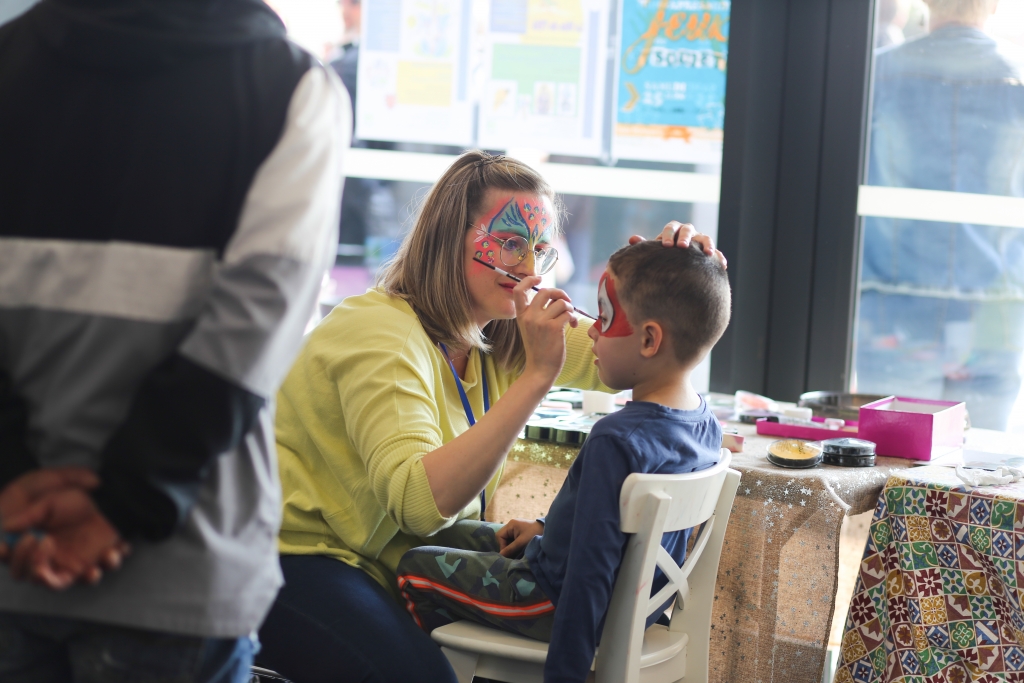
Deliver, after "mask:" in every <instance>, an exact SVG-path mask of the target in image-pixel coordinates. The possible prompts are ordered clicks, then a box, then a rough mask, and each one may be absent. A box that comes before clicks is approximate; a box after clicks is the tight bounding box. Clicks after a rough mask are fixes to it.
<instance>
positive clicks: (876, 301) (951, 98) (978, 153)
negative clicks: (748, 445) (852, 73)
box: [857, 0, 1024, 429]
mask: <svg viewBox="0 0 1024 683" xmlns="http://www.w3.org/2000/svg"><path fill="white" fill-rule="evenodd" d="M928 4H929V7H930V27H931V32H930V33H929V34H928V35H926V36H924V37H921V38H918V39H916V40H911V41H909V42H907V43H904V44H902V45H899V46H895V47H891V48H887V49H883V50H880V51H879V52H878V53H877V55H876V58H875V77H874V81H875V90H874V103H873V110H872V121H871V143H870V156H869V159H868V162H869V166H868V184H870V185H883V186H888V187H907V188H916V189H922V190H942V191H946V192H967V193H975V194H990V195H1003V196H1013V197H1024V55H1022V54H1021V50H1020V48H1019V47H1017V46H1012V45H1008V44H1005V43H1002V42H1000V41H998V40H996V39H995V38H993V37H992V36H991V35H989V34H988V33H986V32H985V30H984V26H985V23H986V22H987V21H988V19H989V18H990V17H991V16H992V14H993V12H995V9H996V0H929V3H928ZM863 244H864V256H863V265H862V271H861V285H860V290H861V300H860V309H859V333H858V349H857V374H858V377H857V388H858V391H862V392H869V393H900V394H902V395H918V396H921V397H923V398H944V399H948V400H957V401H966V402H967V407H968V410H969V411H970V414H971V422H972V424H973V425H974V426H976V427H987V428H991V429H1005V428H1006V426H1007V419H1008V417H1009V414H1010V411H1011V408H1012V407H1013V405H1014V401H1015V400H1016V399H1017V397H1018V395H1019V393H1020V388H1021V376H1020V366H1021V356H1022V353H1024V231H1021V230H1020V229H1018V228H1009V227H998V226H991V225H975V224H970V223H940V222H934V221H916V220H905V219H894V218H866V219H865V221H864V238H863Z"/></svg>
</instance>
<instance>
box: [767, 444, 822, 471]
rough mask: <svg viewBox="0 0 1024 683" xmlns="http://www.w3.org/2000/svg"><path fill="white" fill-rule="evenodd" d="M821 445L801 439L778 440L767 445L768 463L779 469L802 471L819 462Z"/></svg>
mask: <svg viewBox="0 0 1024 683" xmlns="http://www.w3.org/2000/svg"><path fill="white" fill-rule="evenodd" d="M821 457H822V456H821V444H820V443H819V442H817V441H804V440H803V439H780V440H779V441H772V442H771V443H770V444H768V462H770V463H772V464H773V465H778V466H779V467H790V468H796V469H804V468H807V467H815V466H817V465H818V464H819V463H820V462H821Z"/></svg>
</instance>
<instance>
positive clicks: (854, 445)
mask: <svg viewBox="0 0 1024 683" xmlns="http://www.w3.org/2000/svg"><path fill="white" fill-rule="evenodd" d="M821 448H822V453H823V455H822V460H823V462H824V463H825V464H826V465H839V466H840V467H874V465H875V444H874V442H872V441H865V440H864V439H852V438H849V437H847V438H842V439H828V440H826V441H822V442H821Z"/></svg>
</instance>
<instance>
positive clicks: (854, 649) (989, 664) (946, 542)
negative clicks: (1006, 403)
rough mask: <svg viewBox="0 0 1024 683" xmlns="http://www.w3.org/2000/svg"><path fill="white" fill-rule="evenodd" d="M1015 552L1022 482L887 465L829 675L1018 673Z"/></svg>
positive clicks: (1022, 569)
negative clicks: (965, 478)
mask: <svg viewBox="0 0 1024 683" xmlns="http://www.w3.org/2000/svg"><path fill="white" fill-rule="evenodd" d="M1007 450H1009V449H1007ZM1017 451H1022V452H1024V439H1020V440H1019V442H1018V444H1017V447H1016V448H1013V449H1012V450H1009V452H1017ZM1022 560H1024V481H1022V482H1018V483H1015V484H1009V485H1006V486H998V487H979V488H971V487H968V486H965V485H964V484H963V483H962V482H961V481H960V480H959V479H958V478H957V477H956V476H955V473H954V472H953V470H951V469H949V468H941V467H921V468H916V469H913V470H903V471H899V472H896V473H895V474H894V475H893V476H891V477H890V478H889V479H888V481H887V482H886V485H885V488H884V491H883V495H882V496H881V497H880V498H879V500H878V505H877V507H876V508H875V514H874V518H873V519H872V522H871V530H870V533H869V536H868V542H867V546H866V548H865V550H864V557H863V560H862V561H861V564H860V574H859V576H858V578H857V584H856V588H855V589H854V596H853V600H852V601H851V605H850V612H849V614H848V616H847V620H846V627H845V632H844V634H843V645H842V649H841V652H840V657H841V658H840V663H839V668H838V670H837V672H836V677H835V681H836V682H837V683H853V682H854V681H856V682H857V683H869V682H871V683H873V682H875V681H886V682H890V681H892V682H899V683H932V682H933V681H935V682H938V681H949V682H950V683H965V682H966V681H982V682H984V683H995V682H996V681H1024V609H1022V606H1024V563H1022V562H1021V561H1022Z"/></svg>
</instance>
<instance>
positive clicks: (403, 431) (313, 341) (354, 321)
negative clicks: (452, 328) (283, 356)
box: [275, 290, 607, 597]
mask: <svg viewBox="0 0 1024 683" xmlns="http://www.w3.org/2000/svg"><path fill="white" fill-rule="evenodd" d="M587 328H588V325H586V324H584V323H583V322H582V321H581V324H580V325H579V327H577V328H576V329H572V328H569V330H568V332H567V333H566V347H567V348H566V362H565V366H564V368H563V369H562V374H561V375H559V377H558V380H557V381H556V384H557V385H559V386H571V387H577V388H581V389H605V390H607V388H606V387H604V386H603V385H601V384H600V380H599V379H598V377H597V370H596V368H595V366H594V363H593V358H594V356H593V353H592V351H591V348H592V344H591V341H590V339H589V338H588V337H587ZM483 371H484V372H486V373H487V381H488V384H489V390H490V400H491V403H492V404H493V403H494V402H495V401H497V400H498V398H499V397H500V396H501V395H502V394H503V393H504V392H505V391H506V390H507V389H508V387H509V385H510V384H511V383H512V381H513V380H514V379H515V377H514V376H513V375H512V374H511V373H509V372H505V371H502V370H500V369H498V368H496V367H495V365H494V362H493V361H492V359H491V358H489V357H487V358H485V359H484V360H483ZM480 373H481V354H480V353H478V352H476V351H474V352H473V353H472V354H471V355H470V358H469V364H468V367H467V369H466V378H465V380H463V386H464V387H465V390H466V394H467V395H468V397H469V402H470V404H471V405H472V408H473V412H474V414H475V415H477V416H479V415H481V414H483V388H482V386H481V382H480V381H479V380H480ZM468 428H469V422H468V420H467V419H466V414H465V411H464V410H463V408H462V402H461V399H460V398H459V391H458V387H457V386H456V385H455V379H454V377H453V376H452V372H451V370H450V369H449V367H448V364H447V362H446V361H445V359H444V356H443V355H442V354H441V352H440V350H439V349H438V348H437V346H436V345H435V344H433V343H432V342H431V341H430V339H429V337H427V334H426V332H425V331H424V330H423V327H422V326H421V325H420V323H419V320H418V319H417V318H416V315H415V313H413V310H412V308H411V307H410V306H409V304H408V303H406V302H405V301H403V300H401V299H396V298H392V297H389V296H387V295H385V294H383V293H381V292H379V291H376V290H370V291H368V292H367V293H366V294H363V295H361V296H354V297H350V298H348V299H345V301H344V302H342V303H341V304H340V305H339V306H337V307H336V308H335V309H334V310H333V311H332V312H331V314H330V315H328V316H327V317H326V318H325V319H324V320H323V321H322V322H321V323H320V324H319V325H318V326H317V327H316V329H314V330H313V332H312V333H310V335H309V338H308V340H307V341H306V344H305V347H304V348H303V350H302V353H301V354H300V355H299V358H298V360H297V361H296V362H295V365H294V367H292V369H291V372H290V373H289V374H288V378H287V379H286V380H285V382H284V384H283V385H282V387H281V391H280V393H279V394H278V397H277V423H276V430H275V431H276V437H277V451H278V458H279V461H280V472H281V487H282V491H283V495H284V515H283V519H282V524H281V534H280V539H279V547H280V551H281V554H284V555H329V556H331V557H335V558H337V559H339V560H341V561H343V562H346V563H348V564H350V565H352V566H353V567H358V568H359V569H362V570H363V571H365V572H367V573H368V574H370V575H371V576H372V577H373V578H374V579H376V580H377V581H378V582H379V583H380V584H381V585H383V586H384V587H385V588H387V589H388V590H390V591H391V592H392V594H395V595H396V597H397V594H396V593H395V590H396V589H395V568H396V567H397V565H398V560H399V559H401V557H402V555H403V554H404V553H405V551H407V550H409V549H410V548H413V547H415V546H418V545H424V544H425V543H429V541H426V540H424V539H425V537H428V536H430V535H431V534H434V533H436V532H437V531H439V530H441V529H443V528H445V527H447V526H449V525H451V524H453V523H454V522H455V521H456V520H458V519H464V518H467V517H468V518H474V519H479V517H480V501H479V499H476V500H474V501H473V502H472V503H470V504H469V505H468V506H466V507H465V508H464V509H463V510H462V511H461V512H459V513H458V514H457V515H455V516H454V517H444V516H442V515H441V513H440V512H438V510H437V505H436V504H435V503H434V498H433V496H432V495H431V492H430V486H429V484H428V483H427V476H426V472H425V470H424V469H423V463H422V458H423V456H424V455H425V454H426V453H428V452H430V451H432V450H434V449H435V448H438V447H439V446H441V445H443V444H445V443H447V442H449V441H451V440H452V439H454V438H455V437H457V436H458V435H459V434H461V433H462V432H464V431H466V429H468ZM502 469H503V468H502ZM500 477H501V469H499V471H498V474H496V475H495V477H494V478H493V479H492V480H491V481H490V482H489V483H488V484H487V497H488V498H491V497H492V496H493V494H494V490H495V488H497V486H498V480H499V478H500Z"/></svg>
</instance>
